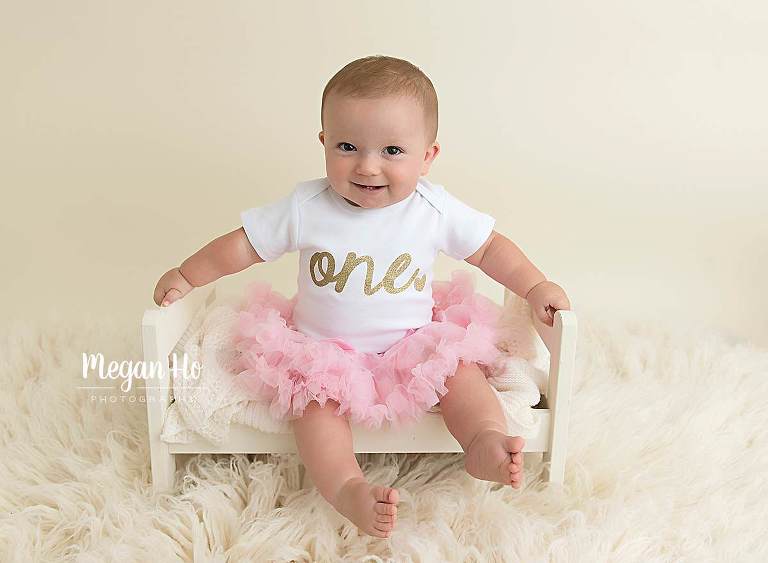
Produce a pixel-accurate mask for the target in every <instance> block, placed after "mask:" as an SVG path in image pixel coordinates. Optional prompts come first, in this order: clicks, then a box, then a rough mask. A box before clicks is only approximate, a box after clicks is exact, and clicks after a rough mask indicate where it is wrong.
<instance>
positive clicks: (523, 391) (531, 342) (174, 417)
mask: <svg viewBox="0 0 768 563" xmlns="http://www.w3.org/2000/svg"><path fill="white" fill-rule="evenodd" d="M241 306H242V301H241V300H240V299H235V298H232V297H229V298H226V297H225V298H220V299H219V300H218V301H217V302H216V303H214V304H213V305H212V306H211V307H209V308H208V309H206V310H204V311H201V312H200V313H199V314H198V315H197V316H196V317H195V318H194V319H193V320H192V322H191V323H190V325H189V327H188V328H187V330H186V332H185V333H184V335H183V336H182V337H181V339H180V340H179V342H178V344H177V345H176V347H175V349H174V352H175V353H176V354H177V355H178V357H181V355H182V354H186V355H187V357H188V360H189V361H190V362H192V361H197V362H200V364H201V365H202V371H201V373H200V376H199V377H198V378H197V379H193V378H185V377H176V378H172V380H173V389H172V394H173V401H172V402H171V404H170V406H169V407H168V409H167V411H166V417H165V421H164V423H163V430H162V433H161V436H160V438H161V439H162V440H163V441H165V442H169V443H189V442H191V441H192V440H193V439H195V435H199V436H202V437H204V438H206V439H207V440H209V441H211V442H212V443H214V444H221V443H223V442H225V441H226V439H227V436H228V433H229V427H230V424H232V423H238V424H243V425H246V426H251V427H253V428H256V429H258V430H261V431H263V432H272V433H290V432H291V427H290V423H289V422H286V421H280V420H276V419H274V418H272V416H271V415H270V414H269V405H268V404H265V403H263V402H257V401H253V400H249V399H247V398H246V397H245V396H244V395H243V392H242V391H241V390H240V388H239V387H238V386H236V385H235V384H234V382H235V374H236V373H235V371H234V369H233V368H232V367H231V366H233V365H234V364H233V360H234V358H235V357H236V351H235V348H234V346H233V329H234V327H235V323H236V322H237V316H238V310H239V309H240V308H241ZM530 315H531V311H530V307H529V305H528V302H527V301H526V300H524V299H522V298H520V297H518V296H516V295H513V296H512V298H511V299H510V300H509V302H508V303H507V305H506V307H505V308H504V311H503V314H502V318H501V323H500V328H501V329H502V334H503V337H502V339H501V341H500V342H499V348H500V349H501V350H503V351H505V354H504V355H503V359H502V361H501V362H499V363H498V365H497V366H495V367H494V368H493V369H492V370H491V371H490V376H489V378H488V381H489V383H490V384H491V387H492V389H493V390H494V392H495V393H496V396H497V397H498V399H499V402H500V403H501V405H502V408H503V410H504V414H505V416H506V419H507V426H508V432H509V433H510V434H511V435H515V436H523V437H524V438H525V437H528V436H532V435H535V433H536V432H537V431H538V428H537V426H538V424H539V423H538V422H537V421H536V419H534V417H533V413H532V407H533V406H534V405H536V404H538V402H539V398H540V397H539V393H540V392H542V393H543V391H544V389H545V388H546V382H547V371H548V366H549V352H548V350H547V349H546V347H545V346H544V344H543V343H542V342H541V339H540V338H539V336H538V334H536V331H535V329H534V327H533V324H532V323H531V317H530ZM430 412H436V413H438V412H440V405H439V404H438V405H435V406H434V407H432V409H430Z"/></svg>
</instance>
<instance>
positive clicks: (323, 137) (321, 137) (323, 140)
mask: <svg viewBox="0 0 768 563" xmlns="http://www.w3.org/2000/svg"><path fill="white" fill-rule="evenodd" d="M317 137H318V138H319V139H320V143H322V145H323V146H325V135H324V134H323V132H322V131H320V134H319V135H318V136H317Z"/></svg>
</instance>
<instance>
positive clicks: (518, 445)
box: [504, 436, 525, 454]
mask: <svg viewBox="0 0 768 563" xmlns="http://www.w3.org/2000/svg"><path fill="white" fill-rule="evenodd" d="M504 446H505V449H506V450H507V451H508V452H510V453H513V454H517V453H518V452H522V451H523V446H525V440H523V438H522V437H521V436H507V437H506V438H504Z"/></svg>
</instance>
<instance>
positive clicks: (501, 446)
mask: <svg viewBox="0 0 768 563" xmlns="http://www.w3.org/2000/svg"><path fill="white" fill-rule="evenodd" d="M524 444H525V440H523V438H522V437H520V436H507V435H506V434H504V433H503V432H499V431H498V430H492V429H487V430H482V431H480V432H479V433H478V435H477V436H475V439H474V440H473V441H472V443H471V444H470V445H469V448H468V449H467V453H466V456H465V458H464V467H465V468H466V470H467V473H469V474H470V475H472V477H475V478H477V479H480V480H482V481H495V482H497V483H504V484H505V485H512V487H513V488H515V489H519V488H520V486H521V484H522V482H523V445H524Z"/></svg>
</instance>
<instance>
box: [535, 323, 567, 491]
mask: <svg viewBox="0 0 768 563" xmlns="http://www.w3.org/2000/svg"><path fill="white" fill-rule="evenodd" d="M532 316H533V324H534V326H535V327H536V331H537V332H538V333H539V335H540V336H541V337H542V340H543V341H544V343H545V344H546V346H547V348H548V349H549V353H550V358H549V377H548V383H547V408H548V409H549V411H550V416H551V417H552V418H551V421H550V434H549V448H548V449H547V450H546V451H545V452H544V456H543V458H542V461H543V462H544V463H545V464H546V463H547V462H549V467H548V468H547V467H546V466H545V468H544V473H543V476H544V480H545V481H549V482H550V483H558V484H560V485H562V484H563V478H564V476H565V458H566V454H567V451H568V422H569V418H570V412H571V393H572V383H573V373H574V364H575V356H576V326H577V325H576V315H575V314H574V313H573V311H555V318H554V320H553V326H551V327H549V326H547V325H545V324H544V323H542V322H541V321H540V320H539V319H538V318H537V317H536V316H535V315H533V313H532Z"/></svg>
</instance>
